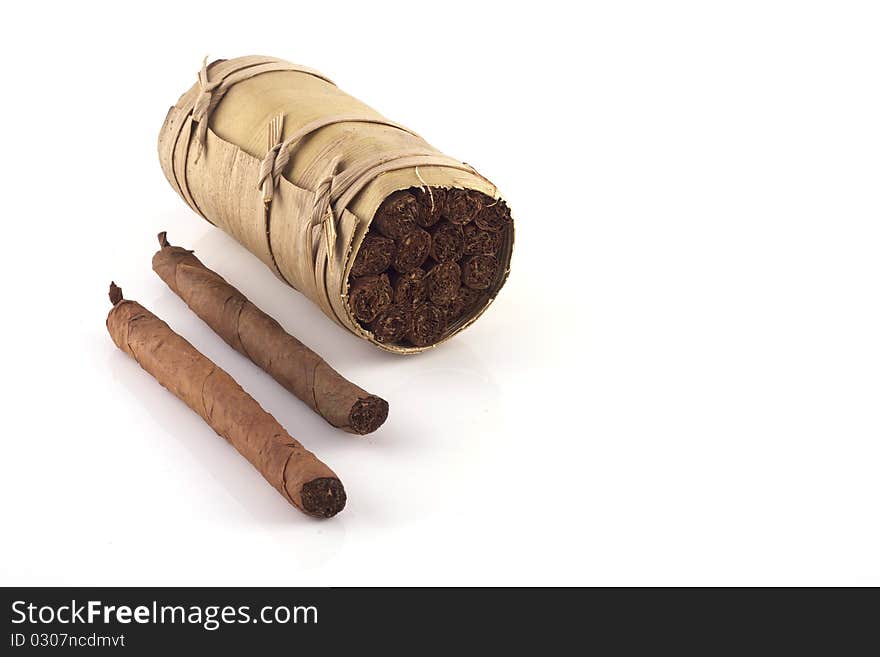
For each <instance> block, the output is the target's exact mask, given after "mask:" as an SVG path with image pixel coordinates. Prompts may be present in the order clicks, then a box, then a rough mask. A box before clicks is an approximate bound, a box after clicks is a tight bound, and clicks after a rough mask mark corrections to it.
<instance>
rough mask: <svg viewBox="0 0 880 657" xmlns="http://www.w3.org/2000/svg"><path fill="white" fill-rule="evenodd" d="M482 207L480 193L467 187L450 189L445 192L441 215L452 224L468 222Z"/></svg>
mask: <svg viewBox="0 0 880 657" xmlns="http://www.w3.org/2000/svg"><path fill="white" fill-rule="evenodd" d="M482 207H483V200H482V195H480V194H479V193H473V194H472V193H471V191H470V190H467V189H450V190H449V191H447V192H446V203H445V204H444V205H443V217H444V218H445V219H446V220H447V221H451V222H452V223H454V224H459V225H462V226H463V225H464V224H467V223H470V222H471V221H473V220H474V218H475V217H476V216H477V212H479V211H480V210H481V209H482Z"/></svg>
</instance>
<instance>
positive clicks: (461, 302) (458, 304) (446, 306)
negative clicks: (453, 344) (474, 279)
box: [438, 286, 480, 324]
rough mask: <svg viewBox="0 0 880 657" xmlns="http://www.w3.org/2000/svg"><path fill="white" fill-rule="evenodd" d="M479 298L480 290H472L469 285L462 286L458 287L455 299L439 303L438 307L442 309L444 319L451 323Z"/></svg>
mask: <svg viewBox="0 0 880 657" xmlns="http://www.w3.org/2000/svg"><path fill="white" fill-rule="evenodd" d="M479 298H480V292H479V291H478V290H472V289H471V288H469V287H464V286H462V287H460V288H459V289H458V294H457V295H455V299H453V300H452V301H448V302H446V303H441V304H439V305H438V307H439V308H440V310H442V311H443V314H444V315H446V321H447V322H448V323H450V324H451V323H452V322H454V321H455V320H456V319H458V318H459V317H461V316H462V315H463V314H464V313H466V312H467V311H468V310H470V309H471V308H473V307H474V306H475V305H476V304H477V301H479Z"/></svg>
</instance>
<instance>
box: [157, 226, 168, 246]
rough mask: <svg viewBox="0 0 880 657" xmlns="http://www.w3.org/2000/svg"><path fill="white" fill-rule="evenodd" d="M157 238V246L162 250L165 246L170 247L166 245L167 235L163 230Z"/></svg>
mask: <svg viewBox="0 0 880 657" xmlns="http://www.w3.org/2000/svg"><path fill="white" fill-rule="evenodd" d="M158 237H159V246H161V247H162V248H163V249H164V248H165V247H166V246H171V245H170V244H169V243H168V233H166V232H165V231H164V230H163V231H162V232H161V233H159V235H158Z"/></svg>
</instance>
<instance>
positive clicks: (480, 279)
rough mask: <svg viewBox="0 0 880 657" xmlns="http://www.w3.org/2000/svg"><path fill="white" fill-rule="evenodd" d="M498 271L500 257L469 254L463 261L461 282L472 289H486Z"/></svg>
mask: <svg viewBox="0 0 880 657" xmlns="http://www.w3.org/2000/svg"><path fill="white" fill-rule="evenodd" d="M497 273H498V258H496V257H495V256H493V255H475V256H469V257H468V258H466V259H465V260H464V261H463V262H462V263H461V282H462V283H464V284H465V285H467V286H468V287H469V288H471V289H472V290H486V289H488V288H489V286H490V285H491V284H492V281H494V280H495V275H496V274H497Z"/></svg>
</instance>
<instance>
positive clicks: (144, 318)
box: [107, 283, 346, 518]
mask: <svg viewBox="0 0 880 657" xmlns="http://www.w3.org/2000/svg"><path fill="white" fill-rule="evenodd" d="M110 302H111V303H112V304H113V308H112V310H111V311H110V313H109V314H108V315H107V330H108V331H109V332H110V337H112V338H113V342H115V343H116V346H117V347H119V348H120V349H121V350H122V351H124V352H126V353H127V354H128V355H130V356H131V357H132V358H134V359H135V360H136V361H137V362H138V364H139V365H140V366H141V367H142V368H144V369H145V370H146V371H147V372H149V373H150V374H152V375H153V377H154V378H155V379H156V380H157V381H158V382H159V383H161V384H162V385H163V386H165V387H166V388H167V389H168V390H170V391H171V392H172V393H174V395H176V396H177V397H178V398H179V399H180V400H181V401H183V402H184V403H185V404H186V405H187V406H189V407H190V408H191V409H192V410H194V411H195V412H196V413H198V414H199V415H200V416H201V417H202V419H204V420H205V422H207V423H208V424H209V425H210V427H211V428H212V429H214V431H216V432H217V433H218V434H219V435H221V436H222V437H224V438H225V439H226V440H228V441H229V442H230V443H232V446H233V447H235V449H237V450H238V452H239V453H240V454H241V455H242V456H244V457H245V458H246V459H247V460H248V461H250V462H251V464H253V466H254V467H255V468H256V469H257V470H259V472H260V474H262V475H263V477H264V478H265V479H266V481H268V482H269V483H270V484H272V486H274V487H275V489H276V490H277V491H278V492H279V493H281V494H282V495H283V496H284V497H285V498H286V499H287V500H288V501H289V502H290V503H291V504H293V505H294V506H295V507H297V508H298V509H300V510H301V511H303V512H305V513H307V514H309V515H311V516H315V517H318V518H329V517H331V516H334V515H336V514H337V513H339V512H340V511H341V510H342V509H343V507H344V506H345V500H346V496H345V488H343V486H342V482H341V481H339V478H338V477H337V476H336V474H335V473H334V472H333V471H332V470H331V469H330V468H328V467H327V466H326V465H324V463H322V462H321V461H319V460H318V458H317V457H316V456H315V455H314V454H312V453H311V452H310V451H308V450H307V449H306V448H305V447H303V446H302V445H301V444H300V443H298V442H297V441H296V440H294V439H293V438H292V437H291V436H290V434H288V433H287V431H285V430H284V427H282V426H281V425H280V424H279V423H278V421H277V420H276V419H275V418H274V417H272V416H271V415H269V413H267V412H266V411H265V410H263V408H262V407H261V406H260V405H259V404H258V403H257V401H256V400H255V399H254V398H253V397H251V396H250V395H249V394H248V393H247V392H245V391H244V390H242V388H241V386H239V385H238V384H237V383H236V382H235V380H234V379H233V378H232V377H231V376H229V374H227V373H226V372H224V371H223V370H222V369H220V368H219V367H217V365H215V364H214V363H213V362H212V361H211V360H210V359H208V358H207V357H205V356H203V355H202V354H201V353H200V352H199V351H198V350H197V349H196V348H195V347H193V346H192V345H191V344H190V343H189V342H187V341H186V340H184V339H183V338H182V337H181V336H180V335H178V334H177V333H175V332H174V331H173V330H172V329H171V327H169V326H168V324H166V323H165V322H163V321H162V320H161V319H159V318H158V317H156V316H155V315H154V314H153V313H151V312H150V311H149V310H147V309H146V308H144V307H143V306H142V305H140V304H139V303H137V302H135V301H130V300H126V299H123V298H122V290H121V289H119V288H118V287H117V286H116V285H115V284H113V283H111V284H110Z"/></svg>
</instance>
